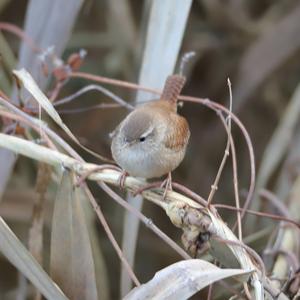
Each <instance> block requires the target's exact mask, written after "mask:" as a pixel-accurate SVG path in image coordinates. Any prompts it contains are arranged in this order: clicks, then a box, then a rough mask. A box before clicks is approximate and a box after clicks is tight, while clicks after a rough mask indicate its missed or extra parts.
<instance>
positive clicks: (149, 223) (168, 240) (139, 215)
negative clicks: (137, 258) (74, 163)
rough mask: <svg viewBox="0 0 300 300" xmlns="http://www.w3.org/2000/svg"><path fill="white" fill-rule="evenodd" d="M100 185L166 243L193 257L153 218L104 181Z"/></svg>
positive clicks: (179, 252) (187, 257)
mask: <svg viewBox="0 0 300 300" xmlns="http://www.w3.org/2000/svg"><path fill="white" fill-rule="evenodd" d="M98 184H99V186H100V187H101V188H102V189H103V190H104V191H105V192H106V193H107V194H108V195H109V196H110V197H111V198H112V199H114V200H115V201H116V202H117V203H119V204H120V205H121V206H123V207H124V208H125V209H126V210H128V211H129V212H131V213H132V214H133V215H135V216H136V217H137V218H139V219H140V220H141V221H142V222H143V223H144V224H145V225H146V226H147V227H149V228H150V229H151V230H152V231H153V232H154V233H156V235H157V236H158V237H160V238H161V239H162V240H163V241H164V242H165V243H167V244H168V245H169V246H170V247H171V248H173V249H174V250H175V251H176V252H177V253H178V254H179V255H180V256H181V257H182V258H184V259H191V257H190V255H188V254H187V253H186V252H185V251H184V250H183V249H182V248H181V247H179V246H178V245H177V244H176V243H175V242H174V241H173V240H172V239H171V238H170V237H168V236H167V235H166V234H165V233H164V232H163V231H161V230H160V229H159V228H158V227H157V226H156V225H155V224H154V223H153V221H152V220H151V219H148V218H146V217H145V216H144V215H143V214H142V213H141V212H140V211H138V210H136V209H135V208H133V207H131V206H130V205H129V204H128V203H127V202H126V201H125V200H124V199H122V198H121V197H120V196H119V195H118V194H117V193H115V192H114V191H113V190H112V189H111V188H109V187H108V186H107V184H105V183H104V182H101V181H100V182H98Z"/></svg>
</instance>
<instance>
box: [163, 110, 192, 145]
mask: <svg viewBox="0 0 300 300" xmlns="http://www.w3.org/2000/svg"><path fill="white" fill-rule="evenodd" d="M170 125H172V126H170V130H169V134H168V135H167V136H166V138H165V140H164V142H165V146H166V147H167V148H169V149H172V150H174V151H180V150H182V149H183V148H185V147H186V145H187V143H188V141H189V138H190V129H189V124H188V122H187V121H186V119H185V118H183V117H181V116H179V115H177V114H172V115H171V116H170Z"/></svg>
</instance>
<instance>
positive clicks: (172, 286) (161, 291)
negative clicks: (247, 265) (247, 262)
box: [124, 259, 251, 300]
mask: <svg viewBox="0 0 300 300" xmlns="http://www.w3.org/2000/svg"><path fill="white" fill-rule="evenodd" d="M250 273H251V272H250V271H244V270H241V269H220V268H218V267H216V266H215V265H213V264H211V263H209V262H207V261H204V260H200V259H191V260H184V261H180V262H177V263H175V264H173V265H171V266H168V267H166V268H164V269H162V270H161V271H159V272H157V273H156V274H155V276H154V277H153V279H151V280H150V281H148V282H147V283H145V284H143V285H141V286H140V287H137V288H135V289H133V290H132V291H131V292H130V293H129V294H128V295H127V296H126V297H125V298H124V300H144V299H159V300H162V299H166V300H167V299H170V300H176V299H178V300H183V299H188V298H189V297H191V296H192V295H194V294H195V293H197V292H198V291H200V290H201V289H203V288H204V287H206V286H208V285H210V284H211V283H213V282H215V281H218V280H221V279H224V278H227V277H232V276H241V275H243V276H242V278H243V280H247V278H248V276H245V275H249V274H250Z"/></svg>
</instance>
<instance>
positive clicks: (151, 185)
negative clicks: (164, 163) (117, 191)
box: [133, 172, 173, 200]
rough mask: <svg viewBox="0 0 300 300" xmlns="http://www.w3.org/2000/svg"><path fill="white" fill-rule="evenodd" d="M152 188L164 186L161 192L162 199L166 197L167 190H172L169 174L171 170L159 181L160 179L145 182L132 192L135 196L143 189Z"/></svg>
mask: <svg viewBox="0 0 300 300" xmlns="http://www.w3.org/2000/svg"><path fill="white" fill-rule="evenodd" d="M154 188H165V190H164V193H163V200H165V199H166V196H167V192H168V190H169V191H172V190H173V189H172V176H171V172H169V173H168V176H167V178H166V179H165V180H164V181H163V182H161V181H157V182H152V183H149V184H147V185H146V186H144V187H142V188H140V189H138V190H137V191H135V192H134V193H133V196H134V197H135V196H136V195H138V194H141V193H142V192H144V191H147V190H150V189H154Z"/></svg>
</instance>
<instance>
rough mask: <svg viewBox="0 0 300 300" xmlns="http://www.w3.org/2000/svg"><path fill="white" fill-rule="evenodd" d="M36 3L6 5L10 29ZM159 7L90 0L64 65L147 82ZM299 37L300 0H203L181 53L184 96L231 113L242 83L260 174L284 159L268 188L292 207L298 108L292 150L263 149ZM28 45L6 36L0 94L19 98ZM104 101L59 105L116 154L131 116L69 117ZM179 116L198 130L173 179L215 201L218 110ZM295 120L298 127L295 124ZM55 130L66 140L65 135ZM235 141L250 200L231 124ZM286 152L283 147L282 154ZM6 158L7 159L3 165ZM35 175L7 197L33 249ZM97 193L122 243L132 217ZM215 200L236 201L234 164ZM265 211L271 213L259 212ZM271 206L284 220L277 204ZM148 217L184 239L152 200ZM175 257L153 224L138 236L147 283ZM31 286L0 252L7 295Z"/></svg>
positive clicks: (22, 165)
mask: <svg viewBox="0 0 300 300" xmlns="http://www.w3.org/2000/svg"><path fill="white" fill-rule="evenodd" d="M28 2H29V1H25V0H21V1H20V0H19V1H12V0H0V20H1V22H9V23H12V24H15V25H17V26H19V27H20V28H24V22H25V16H26V9H27V5H28ZM41 2H43V0H42V1H41ZM62 2H65V3H64V8H63V10H64V14H66V16H67V15H68V13H69V12H68V1H62ZM150 2H151V1H146V0H145V1H140V0H122V1H120V2H119V1H116V0H113V1H110V0H106V1H104V0H102V1H100V0H85V1H84V2H83V4H82V6H81V9H80V11H79V13H78V15H77V17H76V19H75V24H74V27H73V28H72V29H71V32H72V33H71V36H70V39H69V40H68V41H67V43H66V46H65V50H64V51H63V54H62V57H63V58H64V59H67V58H68V56H69V55H70V54H71V53H73V52H78V51H79V50H80V49H85V50H86V51H87V55H86V57H85V59H84V64H83V66H82V67H81V69H80V70H81V71H84V72H88V73H91V74H98V75H101V76H106V77H110V78H116V79H121V80H126V81H131V82H137V80H138V74H139V68H140V64H141V59H142V50H143V45H144V42H145V28H146V19H147V18H146V17H147V11H148V10H149V5H150ZM51 17H53V16H51ZM299 32H300V3H299V1H296V0H276V1H271V0H194V1H193V3H192V7H191V11H190V15H189V18H188V22H187V26H186V30H185V34H184V39H183V43H182V47H181V51H180V52H181V54H183V53H185V52H188V51H195V52H196V56H195V57H194V58H193V59H192V60H191V61H190V62H189V63H188V65H187V68H186V76H187V84H186V86H185V88H184V91H183V94H184V95H191V96H197V97H202V98H209V99H211V100H214V101H216V102H220V103H222V104H224V105H227V104H228V98H229V96H228V87H227V78H228V77H229V78H230V80H231V82H232V86H233V111H234V112H235V113H236V114H237V115H238V117H239V118H240V119H241V120H242V122H243V124H244V125H245V127H246V128H247V130H248V131H249V134H250V136H251V139H252V142H253V147H254V151H255V157H256V167H257V169H258V170H260V166H261V165H262V163H263V161H264V160H266V159H268V158H270V157H273V156H274V157H275V158H274V159H275V161H276V163H275V164H274V167H273V169H272V172H271V173H270V174H269V175H267V176H266V178H267V179H266V181H265V182H264V183H263V184H262V186H260V187H261V188H263V187H264V188H268V189H270V190H272V191H273V192H274V193H275V194H277V195H278V197H279V198H280V199H282V201H284V200H285V199H286V198H287V195H288V192H289V190H290V189H291V186H292V184H293V181H294V178H295V176H296V175H297V172H298V165H297V163H298V162H299V155H297V154H298V153H299V138H300V135H299V132H300V131H299V124H298V112H297V111H296V109H295V110H293V112H294V113H296V114H297V115H296V116H295V117H294V119H295V124H293V126H291V127H289V128H288V130H287V131H286V132H284V133H283V137H286V138H287V140H285V139H282V140H279V146H278V147H279V148H280V149H281V148H284V150H283V153H282V154H281V155H278V153H277V152H276V151H275V152H274V151H273V150H274V148H272V149H273V150H272V151H273V152H271V151H270V152H267V153H266V152H265V149H266V148H267V146H268V145H269V143H270V141H271V137H272V135H273V134H274V132H275V129H276V128H277V126H279V124H281V122H283V117H284V116H286V115H285V113H286V109H287V107H288V105H289V104H290V103H291V102H290V101H291V99H292V96H293V94H294V92H295V89H296V88H297V85H298V84H299V81H300V60H299V55H300V34H299ZM40 34H41V35H43V28H40ZM54 34H56V33H54ZM57 34H59V32H57ZM21 42H22V41H20V39H19V38H17V37H16V36H15V35H13V34H11V33H9V32H6V31H2V32H1V33H0V52H1V57H0V89H1V90H3V91H4V92H5V93H6V94H8V95H10V94H11V93H12V86H13V77H12V74H11V70H12V69H13V68H15V67H16V66H17V65H19V64H18V61H19V57H18V55H19V49H20V45H21ZM51 84H52V83H50V86H51ZM87 84H88V82H87V81H86V80H83V79H77V78H75V79H74V78H73V79H71V80H69V81H68V83H67V84H65V86H64V87H63V89H62V90H61V92H60V94H59V98H63V97H64V96H67V95H70V94H73V93H74V92H76V91H78V90H79V89H80V88H82V87H84V86H86V85H87ZM109 89H110V90H111V91H113V92H114V93H116V94H117V95H119V96H121V97H122V98H123V99H126V100H127V101H129V102H131V103H133V100H134V93H133V92H132V91H130V90H127V89H124V88H117V87H111V86H109ZM298 98H299V97H298ZM105 102H109V100H108V99H107V97H106V96H104V95H102V94H100V93H98V92H96V91H92V92H89V93H87V94H84V95H81V96H80V99H78V100H77V101H73V102H72V103H70V104H67V105H65V106H64V107H63V108H60V109H61V116H62V117H63V119H64V121H65V122H66V124H68V126H69V128H70V129H71V130H72V132H73V133H74V134H75V135H76V136H77V137H78V138H79V139H80V141H81V142H82V143H83V144H84V145H86V146H88V147H89V148H91V149H93V150H94V151H96V152H99V153H101V154H102V155H104V156H106V157H111V154H110V138H109V133H110V132H111V131H112V130H113V129H114V128H115V126H116V125H117V124H118V123H119V122H120V121H121V120H122V118H123V117H124V116H125V115H126V113H127V111H126V109H124V108H114V109H92V110H89V111H79V112H76V113H74V112H73V113H71V109H78V108H85V107H89V106H93V105H96V104H99V103H105ZM298 102H300V99H298ZM58 111H59V110H58ZM180 114H182V115H184V116H185V117H186V118H187V119H188V121H189V123H190V127H191V140H190V145H189V148H188V151H187V155H186V158H185V160H184V161H183V163H182V164H181V165H180V167H179V168H178V169H177V170H176V171H175V172H174V174H173V178H174V179H175V181H177V182H180V183H182V184H184V185H186V186H187V187H189V188H190V189H192V190H194V191H195V192H197V193H198V194H200V195H202V196H203V197H206V196H207V195H208V193H209V190H210V188H211V184H212V182H213V180H214V178H215V175H216V172H217V169H218V166H219V163H220V161H221V158H222V156H223V153H224V148H225V143H226V134H225V132H224V130H223V128H222V126H220V125H221V123H220V121H219V119H218V118H217V117H216V114H215V113H214V112H212V111H210V110H208V109H207V108H205V107H201V106H196V105H194V104H191V103H185V104H184V106H183V108H182V109H180ZM286 118H287V119H289V116H286ZM57 132H58V133H59V134H61V135H62V136H64V134H63V133H62V132H61V131H60V130H59V129H57ZM233 135H234V138H235V141H236V149H237V158H238V173H239V184H240V189H241V195H243V190H245V189H247V187H248V185H249V183H248V182H249V176H250V175H249V174H250V169H249V158H248V152H247V148H246V144H245V142H244V140H243V139H242V136H241V134H240V133H239V132H238V130H236V128H233ZM280 141H281V143H284V145H281V144H280ZM75 148H76V146H75ZM276 149H278V148H276V147H275V150H276ZM76 150H78V151H79V152H80V153H81V155H82V156H83V157H84V158H85V159H86V160H87V161H90V162H97V160H96V159H95V158H94V157H92V156H90V155H88V154H86V153H84V152H82V150H80V149H78V148H76ZM297 159H298V162H297ZM0 162H1V163H4V162H3V160H2V161H1V159H0ZM296 162H297V163H296ZM0 168H1V166H0ZM36 170H37V167H36V163H35V162H33V161H31V160H29V159H27V158H24V157H20V158H19V159H18V161H17V164H16V165H15V167H14V171H13V176H10V178H9V181H8V186H7V187H6V189H5V193H4V194H3V196H2V200H1V201H0V215H1V216H2V217H3V218H4V219H5V220H6V221H7V222H8V224H9V225H10V226H11V228H12V229H13V231H14V232H15V233H16V234H17V236H18V237H19V238H20V239H21V240H22V241H23V242H24V244H27V243H28V232H29V227H30V224H31V218H32V210H33V205H34V202H35V199H36V197H37V196H36V192H35V182H36V178H37V171H36ZM90 187H91V189H92V191H93V194H94V196H95V198H96V199H97V200H98V201H99V203H100V204H101V207H102V209H103V211H104V212H105V215H106V217H107V220H108V222H109V224H110V226H111V229H112V231H113V232H114V234H115V237H116V238H117V240H118V241H121V236H122V228H123V222H122V220H123V214H124V211H123V209H122V208H120V207H119V206H117V205H116V204H115V203H114V202H113V201H112V200H111V199H110V198H109V197H107V196H106V195H105V194H104V193H102V192H101V190H99V188H97V187H96V185H93V184H91V185H90ZM56 189H57V186H56V185H54V184H53V185H51V186H50V188H49V190H48V193H47V196H46V205H45V209H44V212H45V224H46V226H45V229H44V231H45V234H44V239H45V240H44V242H45V245H46V247H45V251H48V250H49V239H50V234H49V233H50V223H51V215H52V210H53V195H54V193H55V191H56ZM243 199H244V198H243V197H242V200H243ZM215 202H216V203H227V204H233V189H232V168H231V165H230V163H228V164H227V165H226V168H225V171H224V174H223V176H222V179H221V182H220V186H219V189H218V192H217V194H216V199H215ZM255 208H256V209H260V208H261V207H260V205H256V207H255ZM263 209H264V210H267V211H271V212H272V211H273V212H274V210H273V209H272V207H271V206H270V207H267V206H265V207H264V208H263ZM143 212H144V214H145V215H146V216H148V217H150V218H151V219H153V220H154V222H155V223H156V224H157V225H158V226H159V227H160V228H161V229H162V230H163V231H165V232H166V233H168V235H169V236H171V237H172V238H173V239H174V240H176V241H179V243H180V235H181V233H180V231H179V230H177V229H175V228H174V226H173V225H172V224H171V223H170V221H169V219H168V218H166V217H165V213H164V212H163V211H162V210H160V209H159V208H158V207H155V206H153V205H152V204H151V203H147V202H146V203H145V206H144V209H143ZM220 213H221V214H222V217H223V219H224V220H225V221H226V222H228V223H229V224H232V222H234V220H235V215H234V214H233V213H228V211H223V210H222V211H220ZM298 217H300V213H299V216H298ZM95 222H96V220H95ZM260 222H261V221H260ZM97 224H98V223H97ZM266 225H268V226H271V227H272V228H275V225H277V223H275V222H269V223H264V222H261V224H260V227H259V228H257V230H258V229H262V228H263V227H264V226H266ZM97 230H98V235H97V236H98V239H99V242H100V244H101V248H102V250H103V255H104V261H105V263H106V268H105V270H106V271H104V273H103V277H106V276H107V282H108V286H109V291H108V293H109V295H110V296H109V298H111V299H116V298H117V297H119V296H118V295H119V292H118V289H119V282H118V281H119V276H118V274H119V273H120V262H119V260H118V257H117V255H116V254H115V251H114V250H113V248H112V246H111V244H110V243H109V241H108V239H107V237H106V235H105V234H104V232H103V229H102V228H101V226H100V225H99V224H98V225H97ZM253 232H254V231H253V229H249V228H246V229H245V233H246V235H247V234H251V233H253ZM47 245H48V246H47ZM251 246H253V247H255V249H256V250H257V251H260V253H262V252H261V251H262V250H263V249H265V248H266V247H267V236H266V235H265V236H262V238H260V239H259V240H255V243H254V244H251ZM297 259H299V257H297ZM177 260H178V257H177V255H175V254H174V252H173V251H170V249H169V248H168V246H167V245H165V244H164V243H163V242H162V241H160V240H159V239H158V238H157V237H156V236H154V234H153V233H152V232H151V231H149V230H148V229H147V228H145V227H143V226H142V227H141V228H140V235H139V238H138V247H137V255H136V263H135V270H136V274H137V276H138V277H139V278H140V280H141V281H142V282H145V281H147V280H149V279H150V278H151V277H152V276H153V274H154V273H155V272H156V271H157V270H160V269H161V268H163V267H165V266H167V265H169V264H171V263H173V262H175V261H177ZM46 264H47V263H46ZM105 272H107V274H106V273H105ZM21 286H22V279H21V278H20V275H19V274H18V272H17V271H16V269H15V268H14V267H12V266H11V265H10V264H9V263H8V262H7V261H6V260H5V258H4V257H2V256H0V299H14V298H13V297H14V296H15V295H16V294H15V293H13V291H15V290H16V289H20V288H21ZM12 295H13V296H12Z"/></svg>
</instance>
